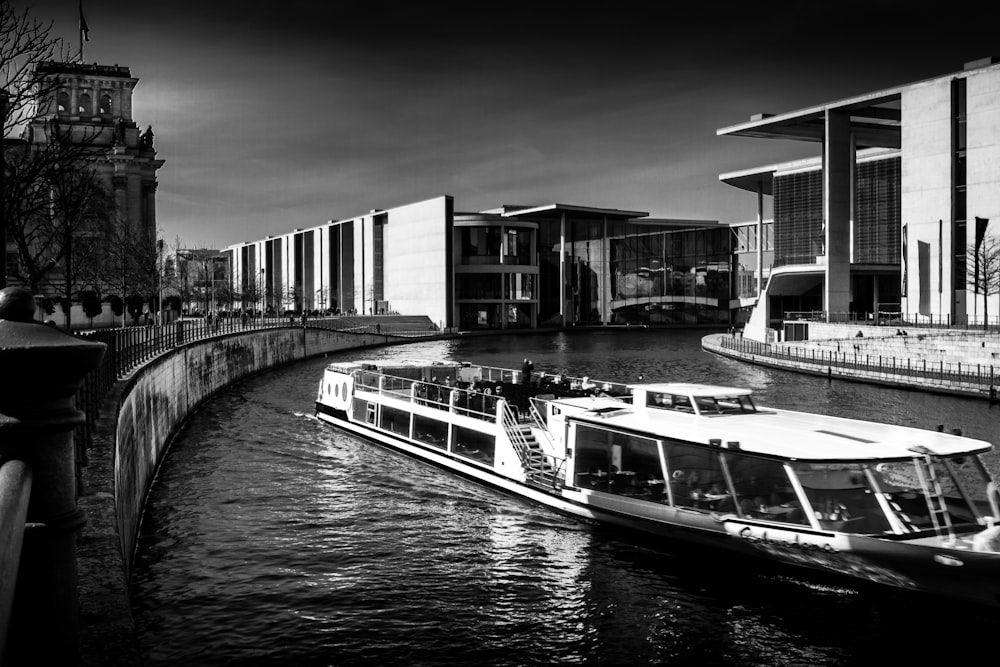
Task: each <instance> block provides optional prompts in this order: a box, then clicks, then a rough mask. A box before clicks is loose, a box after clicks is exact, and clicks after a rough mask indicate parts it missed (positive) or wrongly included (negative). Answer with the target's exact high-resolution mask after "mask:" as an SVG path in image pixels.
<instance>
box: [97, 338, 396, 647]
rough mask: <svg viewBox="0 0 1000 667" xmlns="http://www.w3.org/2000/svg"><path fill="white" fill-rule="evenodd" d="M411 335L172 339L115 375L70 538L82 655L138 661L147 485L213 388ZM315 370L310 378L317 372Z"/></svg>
mask: <svg viewBox="0 0 1000 667" xmlns="http://www.w3.org/2000/svg"><path fill="white" fill-rule="evenodd" d="M400 342H409V340H408V339H399V338H390V337H388V336H384V335H377V334H353V333H343V332H338V331H327V330H321V329H308V328H301V327H287V328H279V329H265V330H261V331H252V332H247V333H238V334H232V335H226V336H219V337H216V338H211V339H207V340H201V341H198V342H194V343H190V344H187V345H183V346H180V347H177V348H175V349H173V350H171V351H170V352H168V353H166V354H163V355H161V356H160V357H158V358H156V359H154V360H152V361H150V362H149V363H147V364H145V365H143V366H141V367H140V368H138V369H137V370H136V371H135V372H134V373H133V374H132V375H131V376H129V377H127V378H125V379H123V380H120V381H119V382H118V383H117V385H116V386H115V388H114V390H113V392H112V394H111V396H110V397H109V398H108V401H107V402H106V404H105V405H104V409H103V410H102V411H101V418H100V419H99V420H98V423H97V425H96V429H95V431H96V433H95V438H94V444H93V447H92V448H91V452H90V456H89V461H88V465H87V467H86V469H85V470H86V472H85V476H86V495H84V496H83V497H82V498H81V499H80V506H81V508H82V509H83V510H84V511H85V512H86V514H87V525H86V526H85V527H84V528H83V530H82V531H81V534H80V537H79V538H78V541H77V558H78V568H77V569H78V573H79V590H80V607H81V630H82V638H81V639H82V658H83V660H82V663H81V664H83V665H109V664H110V665H139V664H141V661H140V659H139V652H138V643H137V635H136V628H135V623H134V620H133V618H132V613H131V605H130V600H129V585H128V582H129V576H130V574H131V570H132V562H133V554H134V553H135V549H136V541H137V537H138V534H139V525H140V521H141V518H142V509H143V505H144V503H145V499H146V494H147V492H148V491H149V488H150V486H151V484H152V483H153V479H154V477H155V475H156V470H157V467H158V466H159V464H160V462H161V461H162V460H163V457H164V455H165V454H166V452H167V449H168V447H169V445H170V441H171V438H172V437H173V436H174V434H175V433H177V431H178V429H179V428H180V427H181V425H182V424H183V423H184V421H185V420H186V419H187V418H188V416H189V415H190V414H191V413H192V412H193V411H194V410H195V409H196V408H197V407H198V406H199V405H200V404H201V403H202V402H203V401H205V400H206V399H207V398H209V397H211V396H212V394H214V393H215V392H217V391H218V390H220V389H222V388H224V387H227V386H229V385H231V384H232V383H234V382H237V381H239V380H242V379H244V378H246V377H249V376H250V375H253V374H254V373H258V372H260V371H263V370H267V369H271V368H275V367H277V366H281V365H284V364H288V363H291V362H294V361H299V360H302V359H306V358H309V357H315V356H318V355H321V354H324V353H328V352H335V351H339V350H347V349H352V348H362V347H371V346H378V345H386V344H392V343H400ZM318 381H319V378H317V382H318Z"/></svg>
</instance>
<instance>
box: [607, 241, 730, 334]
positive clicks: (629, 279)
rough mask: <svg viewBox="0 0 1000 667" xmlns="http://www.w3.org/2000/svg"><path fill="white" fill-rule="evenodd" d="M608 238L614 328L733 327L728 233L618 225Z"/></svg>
mask: <svg viewBox="0 0 1000 667" xmlns="http://www.w3.org/2000/svg"><path fill="white" fill-rule="evenodd" d="M612 231H613V234H611V236H610V238H609V261H608V269H609V271H610V274H609V275H610V276H611V278H612V279H611V283H610V287H611V311H612V322H613V323H619V324H623V323H628V324H699V323H727V322H729V321H730V310H729V301H730V297H731V294H732V287H731V280H730V263H731V261H732V247H731V243H730V236H731V231H730V229H729V228H728V227H721V228H715V227H713V228H702V229H685V230H666V231H665V230H663V228H662V227H656V226H654V225H641V224H631V223H616V224H615V225H613V230H612Z"/></svg>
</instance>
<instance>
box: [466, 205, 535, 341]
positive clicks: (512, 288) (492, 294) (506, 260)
mask: <svg viewBox="0 0 1000 667" xmlns="http://www.w3.org/2000/svg"><path fill="white" fill-rule="evenodd" d="M459 220H460V222H459V224H457V225H456V230H455V238H456V241H457V242H456V244H455V246H456V248H457V254H458V256H457V257H456V259H455V281H454V285H455V301H456V310H457V316H458V326H459V328H460V329H511V328H531V327H533V326H535V312H536V303H537V301H538V268H537V265H536V262H535V257H534V252H533V247H534V245H535V237H536V234H537V225H536V224H535V223H533V222H523V221H518V220H512V219H504V218H501V217H499V216H494V215H488V214H482V215H469V216H467V217H463V218H460V219H459Z"/></svg>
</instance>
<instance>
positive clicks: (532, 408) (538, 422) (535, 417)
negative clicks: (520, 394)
mask: <svg viewBox="0 0 1000 667" xmlns="http://www.w3.org/2000/svg"><path fill="white" fill-rule="evenodd" d="M540 402H543V401H540V400H539V399H538V398H537V397H536V396H532V397H531V398H530V399H528V412H529V413H530V414H531V421H532V422H534V424H535V427H536V428H537V429H538V430H539V432H541V433H542V434H543V435H544V436H545V439H546V440H547V441H548V444H549V448H550V449H551V448H553V447H554V445H555V441H554V440H553V439H552V433H551V432H549V425H548V424H547V423H546V422H545V419H543V418H542V413H541V412H539V411H538V405H537V403H540Z"/></svg>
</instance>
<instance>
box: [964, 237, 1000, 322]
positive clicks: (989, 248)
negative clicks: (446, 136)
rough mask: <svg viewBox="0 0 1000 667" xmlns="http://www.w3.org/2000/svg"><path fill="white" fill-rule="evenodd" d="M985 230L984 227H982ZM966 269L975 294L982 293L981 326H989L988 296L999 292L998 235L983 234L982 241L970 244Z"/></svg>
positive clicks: (999, 255)
mask: <svg viewBox="0 0 1000 667" xmlns="http://www.w3.org/2000/svg"><path fill="white" fill-rule="evenodd" d="M984 231H985V228H984ZM966 257H967V260H966V269H967V270H968V272H969V282H970V283H972V289H973V292H974V293H975V294H982V295H983V328H984V329H985V328H988V327H989V321H990V318H989V297H990V296H992V295H994V294H1000V237H998V236H997V235H996V234H990V235H985V234H984V235H983V237H982V241H981V242H980V243H979V244H978V247H977V246H976V245H970V246H969V248H968V251H967V253H966Z"/></svg>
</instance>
